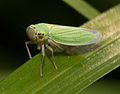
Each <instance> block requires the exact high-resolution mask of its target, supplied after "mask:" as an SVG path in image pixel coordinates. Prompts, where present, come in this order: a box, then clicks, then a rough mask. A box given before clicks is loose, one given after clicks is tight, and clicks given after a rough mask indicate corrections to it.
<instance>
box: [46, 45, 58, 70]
mask: <svg viewBox="0 0 120 94" xmlns="http://www.w3.org/2000/svg"><path fill="white" fill-rule="evenodd" d="M46 48H47V49H48V50H49V51H51V53H52V63H53V65H54V67H55V69H56V70H57V69H58V68H57V65H56V64H55V60H54V55H53V49H52V48H51V47H50V46H48V45H46Z"/></svg>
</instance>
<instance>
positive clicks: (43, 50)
mask: <svg viewBox="0 0 120 94" xmlns="http://www.w3.org/2000/svg"><path fill="white" fill-rule="evenodd" d="M44 57H45V47H44V45H42V62H41V65H40V76H41V77H42V66H43V63H44Z"/></svg>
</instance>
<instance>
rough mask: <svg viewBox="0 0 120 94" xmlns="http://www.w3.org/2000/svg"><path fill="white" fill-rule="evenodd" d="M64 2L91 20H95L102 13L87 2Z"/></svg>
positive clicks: (76, 0) (72, 0)
mask: <svg viewBox="0 0 120 94" xmlns="http://www.w3.org/2000/svg"><path fill="white" fill-rule="evenodd" d="M63 1H64V2H65V3H67V4H68V5H69V6H71V7H72V8H73V9H75V10H76V11H77V12H78V13H80V14H82V15H83V16H85V17H86V18H87V19H89V20H90V19H93V18H95V17H96V16H98V15H99V14H100V12H99V11H98V10H97V9H95V8H94V7H93V6H91V5H90V4H88V3H87V2H86V1H85V0H63Z"/></svg>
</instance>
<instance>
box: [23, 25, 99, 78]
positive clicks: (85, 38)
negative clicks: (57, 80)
mask: <svg viewBox="0 0 120 94" xmlns="http://www.w3.org/2000/svg"><path fill="white" fill-rule="evenodd" d="M26 33H27V35H28V37H29V39H30V41H26V42H25V44H26V49H27V51H28V55H29V58H30V59H31V58H32V56H31V53H30V50H29V48H28V44H36V45H37V49H38V50H40V49H41V52H42V61H41V65H40V76H42V65H43V63H44V57H45V50H49V51H50V52H51V54H52V63H53V65H54V67H55V69H58V68H57V66H56V64H55V61H54V56H53V53H54V52H56V51H58V52H65V53H68V54H74V49H73V48H75V49H77V47H78V46H85V45H91V44H95V43H96V42H97V41H98V40H100V38H101V33H100V32H98V31H97V30H90V29H85V28H79V27H71V26H61V25H55V24H47V23H39V24H35V25H30V26H29V27H27V29H26ZM71 49H72V50H71ZM77 50H78V49H77ZM76 52H77V51H76Z"/></svg>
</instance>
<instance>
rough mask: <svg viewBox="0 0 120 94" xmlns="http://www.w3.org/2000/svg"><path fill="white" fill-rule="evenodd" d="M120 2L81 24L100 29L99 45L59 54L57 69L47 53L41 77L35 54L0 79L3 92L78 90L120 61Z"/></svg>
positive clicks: (61, 92) (34, 93) (47, 93)
mask: <svg viewBox="0 0 120 94" xmlns="http://www.w3.org/2000/svg"><path fill="white" fill-rule="evenodd" d="M119 10H120V5H118V6H116V7H115V8H113V9H111V10H109V11H107V12H105V13H104V14H102V15H100V16H99V17H97V18H95V19H93V20H92V21H90V22H88V23H86V24H84V25H83V26H82V27H86V28H91V29H97V30H100V31H101V33H102V35H103V37H102V39H101V41H100V43H99V44H100V46H99V47H98V48H96V49H94V50H93V51H91V52H86V53H85V54H80V55H77V56H65V55H62V54H61V55H56V56H55V61H56V64H57V66H58V68H59V69H58V70H55V69H54V67H53V65H52V63H51V62H50V60H49V59H48V58H47V57H46V58H45V64H44V68H43V77H42V78H41V77H40V67H39V66H40V62H41V55H40V54H38V55H36V56H35V57H34V58H33V59H31V60H29V61H28V62H26V63H25V64H23V65H22V66H21V67H19V68H18V69H17V70H16V71H14V72H13V73H12V74H11V75H9V76H8V77H7V78H6V79H4V80H3V81H1V82H0V94H75V93H77V94H78V93H79V92H81V91H82V90H83V89H85V88H86V87H87V86H89V85H90V84H92V83H93V82H95V81H96V80H98V79H99V78H101V77H103V76H104V75H105V74H107V73H109V72H110V71H112V70H113V69H115V68H117V67H118V66H119V65H120V11H119Z"/></svg>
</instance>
